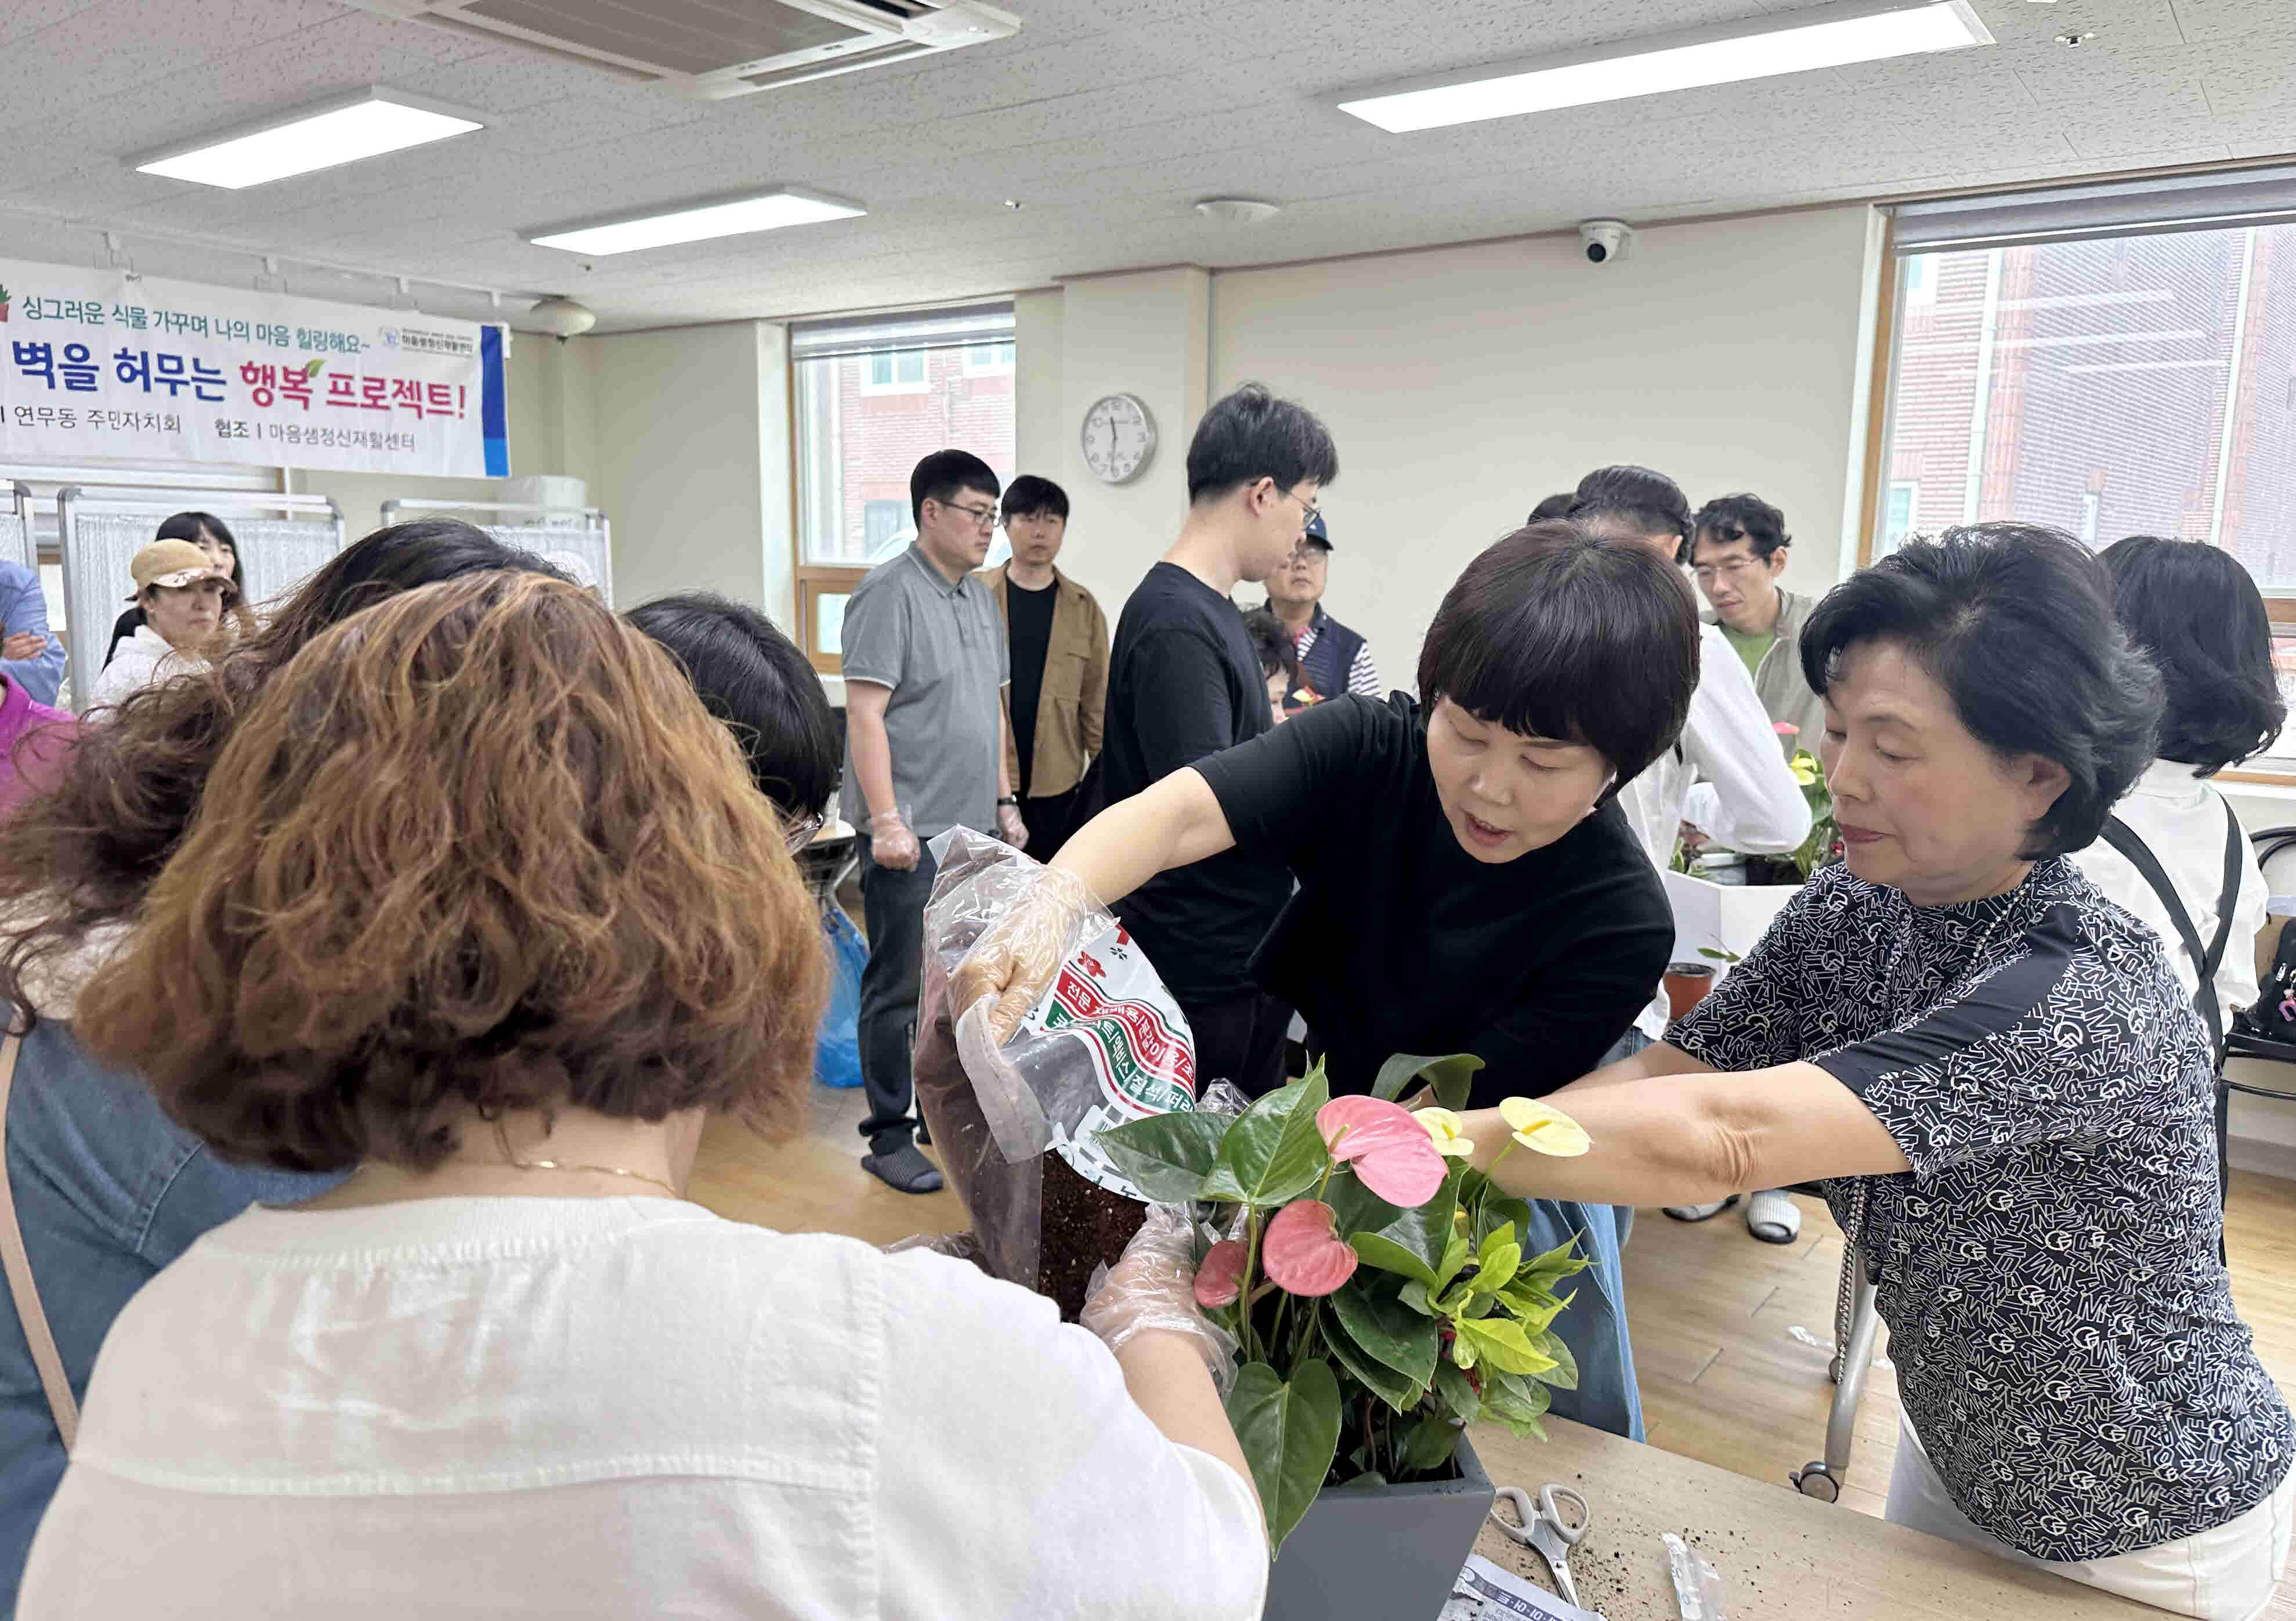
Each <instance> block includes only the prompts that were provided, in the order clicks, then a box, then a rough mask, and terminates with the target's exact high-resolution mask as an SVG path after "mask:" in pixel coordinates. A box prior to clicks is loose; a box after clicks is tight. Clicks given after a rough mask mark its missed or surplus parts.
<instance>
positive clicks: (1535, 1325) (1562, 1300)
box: [1499, 1280, 1579, 1343]
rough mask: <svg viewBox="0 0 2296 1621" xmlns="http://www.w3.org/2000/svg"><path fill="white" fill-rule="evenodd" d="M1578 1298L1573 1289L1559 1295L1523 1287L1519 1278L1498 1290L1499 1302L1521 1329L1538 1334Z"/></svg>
mask: <svg viewBox="0 0 2296 1621" xmlns="http://www.w3.org/2000/svg"><path fill="white" fill-rule="evenodd" d="M1578 1298H1579V1294H1578V1291H1577V1290H1575V1289H1574V1290H1572V1291H1571V1292H1570V1294H1568V1295H1563V1296H1554V1295H1550V1294H1548V1293H1546V1290H1544V1289H1525V1288H1522V1286H1521V1280H1517V1282H1516V1283H1515V1284H1514V1285H1513V1287H1511V1288H1504V1289H1501V1290H1500V1291H1499V1304H1502V1305H1504V1306H1505V1307H1506V1309H1507V1311H1508V1312H1509V1313H1510V1314H1511V1315H1512V1316H1513V1318H1514V1320H1515V1321H1517V1322H1519V1323H1521V1325H1522V1331H1523V1332H1524V1333H1526V1334H1538V1333H1539V1332H1541V1331H1542V1330H1544V1329H1546V1328H1548V1327H1549V1326H1550V1325H1552V1324H1553V1322H1554V1320H1555V1319H1556V1318H1558V1317H1560V1316H1562V1312H1563V1310H1564V1308H1566V1307H1567V1306H1569V1305H1570V1303H1571V1302H1572V1301H1574V1300H1576V1299H1578ZM1534 1343H1535V1342H1534Z"/></svg>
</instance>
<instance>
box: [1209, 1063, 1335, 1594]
mask: <svg viewBox="0 0 2296 1621" xmlns="http://www.w3.org/2000/svg"><path fill="white" fill-rule="evenodd" d="M1270 1095H1271V1096H1273V1095H1274V1094H1270ZM1227 1416H1228V1422H1229V1423H1231V1424H1233V1425H1234V1427H1235V1438H1236V1440H1237V1441H1238V1442H1239V1443H1241V1444H1242V1447H1243V1456H1244V1459H1245V1461H1247V1462H1249V1463H1250V1464H1251V1478H1252V1481H1253V1483H1254V1484H1255V1485H1258V1486H1259V1503H1260V1507H1261V1509H1262V1510H1263V1511H1264V1512H1265V1513H1266V1515H1267V1541H1268V1546H1269V1550H1270V1551H1271V1553H1272V1552H1274V1551H1276V1550H1279V1549H1281V1548H1282V1547H1283V1539H1284V1538H1285V1537H1287V1536H1289V1535H1292V1527H1293V1526H1297V1525H1298V1524H1299V1523H1300V1517H1301V1516H1303V1515H1305V1514H1306V1513H1307V1512H1308V1508H1309V1507H1310V1506H1311V1505H1312V1504H1313V1503H1314V1502H1315V1501H1316V1493H1317V1492H1320V1491H1322V1490H1323V1488H1324V1476H1325V1475H1328V1474H1329V1473H1331V1469H1332V1459H1333V1456H1334V1455H1335V1454H1336V1453H1337V1452H1339V1450H1340V1379H1339V1376H1338V1375H1337V1374H1335V1373H1333V1371H1332V1365H1331V1363H1329V1362H1324V1361H1321V1360H1320V1359H1315V1358H1311V1359H1309V1360H1308V1362H1303V1363H1301V1364H1300V1370H1299V1371H1298V1372H1297V1373H1295V1374H1293V1375H1292V1380H1291V1382H1290V1383H1289V1384H1286V1383H1285V1382H1284V1381H1283V1377H1282V1376H1281V1375H1279V1374H1278V1373H1277V1372H1276V1371H1275V1369H1273V1368H1271V1367H1269V1366H1268V1365H1267V1363H1266V1362H1247V1363H1245V1364H1244V1365H1243V1366H1242V1368H1239V1369H1237V1370H1236V1375H1235V1386H1234V1388H1233V1389H1231V1390H1230V1391H1229V1392H1228V1395H1227Z"/></svg>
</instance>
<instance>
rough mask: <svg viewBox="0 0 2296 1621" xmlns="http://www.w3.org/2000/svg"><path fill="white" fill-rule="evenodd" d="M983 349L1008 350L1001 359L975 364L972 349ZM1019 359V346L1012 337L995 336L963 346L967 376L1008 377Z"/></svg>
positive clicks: (1018, 364)
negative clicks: (988, 339)
mask: <svg viewBox="0 0 2296 1621" xmlns="http://www.w3.org/2000/svg"><path fill="white" fill-rule="evenodd" d="M983 349H986V350H992V351H993V350H1005V351H1008V352H1006V353H1005V356H1004V357H1003V358H1001V359H995V360H991V361H990V362H989V363H988V365H986V366H977V365H975V364H974V363H973V359H972V356H973V351H974V350H983ZM1020 359H1021V346H1020V344H1019V343H1018V342H1017V341H1015V340H1013V339H1012V338H996V339H992V340H991V341H988V342H987V343H968V344H966V345H965V346H964V374H965V375H966V376H968V377H1010V376H1012V375H1013V373H1014V371H1015V370H1017V369H1018V367H1019V366H1020Z"/></svg>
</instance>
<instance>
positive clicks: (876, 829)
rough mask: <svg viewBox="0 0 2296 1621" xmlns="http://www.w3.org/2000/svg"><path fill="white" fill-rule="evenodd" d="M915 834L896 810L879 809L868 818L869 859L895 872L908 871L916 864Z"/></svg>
mask: <svg viewBox="0 0 2296 1621" xmlns="http://www.w3.org/2000/svg"><path fill="white" fill-rule="evenodd" d="M917 853H918V851H917V835H915V834H914V833H911V832H910V831H909V825H908V823H906V821H903V820H902V819H901V813H900V812H899V811H878V812H877V813H876V814H875V815H874V816H873V817H871V818H870V819H869V859H870V860H873V861H874V862H876V863H877V865H878V866H880V867H887V868H891V869H892V870H893V871H895V872H910V871H913V870H914V868H915V867H916V864H917Z"/></svg>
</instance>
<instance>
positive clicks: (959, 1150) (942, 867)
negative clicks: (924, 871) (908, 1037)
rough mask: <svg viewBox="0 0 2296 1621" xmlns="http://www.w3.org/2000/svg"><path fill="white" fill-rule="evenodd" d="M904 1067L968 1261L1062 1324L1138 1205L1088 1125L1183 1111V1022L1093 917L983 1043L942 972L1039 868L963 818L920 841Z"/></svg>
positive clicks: (1107, 924) (1186, 1082)
mask: <svg viewBox="0 0 2296 1621" xmlns="http://www.w3.org/2000/svg"><path fill="white" fill-rule="evenodd" d="M933 849H934V854H935V857H936V859H937V860H939V876H938V878H937V879H936V881H935V883H934V885H933V894H932V899H931V901H930V902H929V903H928V904H927V906H926V908H925V952H924V965H923V968H924V971H923V983H922V996H921V999H920V1001H919V1004H918V1008H917V1040H916V1057H915V1066H914V1077H915V1082H916V1094H917V1102H918V1106H919V1107H920V1108H921V1109H922V1111H923V1113H924V1116H925V1120H926V1122H927V1123H928V1124H929V1125H930V1127H931V1131H932V1140H933V1143H934V1146H935V1147H936V1148H938V1149H939V1154H940V1159H941V1165H942V1169H943V1172H944V1173H945V1174H946V1175H947V1178H948V1181H949V1183H950V1185H951V1186H952V1187H953V1188H955V1190H956V1193H957V1196H958V1197H960V1198H962V1199H963V1200H964V1207H965V1209H966V1211H967V1213H968V1214H970V1215H971V1217H972V1230H973V1234H974V1237H975V1238H976V1239H977V1240H978V1243H979V1246H980V1263H981V1265H982V1266H983V1267H984V1268H985V1269H986V1270H987V1271H988V1273H989V1274H990V1275H991V1276H993V1277H997V1278H1002V1279H1005V1280H1007V1281H1009V1282H1013V1283H1018V1284H1021V1285H1022V1286H1024V1287H1026V1288H1031V1289H1034V1290H1036V1291H1037V1293H1038V1294H1041V1295H1044V1296H1047V1297H1048V1298H1050V1299H1052V1300H1054V1302H1056V1303H1057V1304H1059V1306H1060V1309H1061V1314H1062V1316H1063V1317H1065V1318H1067V1319H1069V1320H1070V1321H1074V1320H1075V1318H1076V1317H1077V1316H1078V1313H1079V1312H1081V1311H1082V1310H1083V1307H1084V1302H1085V1297H1086V1295H1087V1290H1088V1289H1089V1287H1090V1284H1091V1280H1092V1275H1093V1272H1094V1270H1095V1268H1096V1267H1098V1266H1100V1265H1102V1264H1103V1263H1105V1264H1107V1265H1111V1266H1113V1265H1114V1264H1115V1263H1116V1262H1117V1260H1118V1259H1119V1257H1120V1256H1121V1255H1123V1253H1124V1247H1125V1245H1126V1243H1127V1242H1128V1241H1129V1240H1130V1238H1131V1237H1132V1235H1133V1234H1134V1233H1135V1232H1136V1231H1137V1230H1139V1227H1140V1223H1141V1222H1142V1221H1143V1220H1144V1217H1145V1216H1146V1214H1147V1205H1146V1201H1145V1199H1144V1197H1142V1196H1141V1195H1140V1193H1139V1191H1138V1190H1137V1189H1135V1188H1134V1187H1132V1185H1131V1184H1130V1183H1129V1182H1128V1181H1126V1180H1125V1179H1124V1178H1123V1176H1122V1175H1121V1174H1120V1173H1118V1172H1117V1171H1116V1170H1115V1168H1114V1167H1113V1166H1112V1165H1111V1164H1109V1162H1108V1160H1107V1159H1106V1157H1105V1156H1103V1154H1102V1153H1101V1152H1100V1151H1099V1148H1098V1147H1097V1144H1096V1143H1095V1132H1097V1131H1101V1130H1103V1129H1105V1128H1107V1127H1110V1126H1113V1125H1119V1124H1121V1123H1124V1122H1125V1121H1127V1120H1134V1119H1138V1118H1141V1117H1142V1116H1144V1115H1152V1114H1161V1113H1165V1112H1168V1111H1169V1110H1172V1109H1176V1108H1193V1107H1195V1052H1194V1046H1193V1041H1192V1040H1191V1038H1190V1035H1189V1033H1188V1027H1187V1021H1186V1019H1185V1016H1183V1015H1182V1014H1181V1013H1180V1010H1179V1008H1178V1005H1177V1003H1175V1002H1173V1001H1172V1000H1171V997H1170V993H1169V992H1167V991H1166V990H1165V989H1164V986H1163V984H1162V983H1161V982H1160V980H1158V979H1157V978H1156V976H1155V973H1154V970H1153V969H1152V968H1150V967H1148V965H1147V962H1146V959H1145V958H1144V956H1143V955H1141V954H1140V953H1139V951H1138V950H1137V948H1136V947H1135V946H1133V945H1132V943H1131V942H1130V941H1129V940H1128V938H1127V937H1126V936H1125V935H1124V934H1123V932H1122V931H1121V930H1120V929H1119V928H1118V927H1117V926H1116V922H1115V920H1114V919H1113V918H1112V917H1110V916H1109V915H1108V914H1107V913H1105V912H1096V913H1094V914H1092V915H1090V916H1088V917H1086V918H1084V919H1082V920H1081V921H1080V922H1079V924H1078V928H1077V931H1076V935H1075V938H1073V939H1071V940H1070V942H1069V953H1068V958H1067V961H1066V964H1065V965H1064V967H1063V970H1062V977H1061V980H1060V983H1058V984H1057V985H1056V986H1055V988H1054V992H1053V993H1052V994H1051V995H1049V996H1047V998H1046V1001H1045V1003H1044V1004H1043V1005H1041V1006H1040V1007H1038V1008H1037V1009H1036V1010H1035V1011H1034V1012H1033V1013H1031V1014H1030V1016H1029V1019H1028V1021H1027V1022H1026V1023H1025V1024H1023V1026H1022V1028H1021V1031H1020V1032H1019V1033H1017V1034H1016V1035H1015V1036H1014V1037H1013V1040H1012V1041H1009V1042H1007V1043H1006V1044H1005V1047H1004V1048H1003V1049H994V1048H992V1047H991V1046H990V1045H989V1043H988V1040H987V1038H986V1035H985V1033H983V1029H982V1027H981V1026H980V1024H979V1023H978V1017H979V1016H978V1015H976V1016H975V1017H974V1018H973V1019H972V1020H966V1019H965V1018H964V1014H966V1013H967V1012H968V1011H969V1010H968V1009H964V1008H953V1007H951V1006H950V1001H949V987H948V982H949V976H950V975H951V974H952V973H954V972H955V969H956V967H957V966H958V965H959V964H960V963H962V962H963V961H964V956H965V953H966V952H967V951H968V950H971V948H972V944H973V942H975V941H976V940H978V939H979V938H980V934H981V932H982V931H983V930H984V929H986V928H987V927H988V926H989V925H990V924H991V923H992V922H994V921H995V919H996V917H999V916H1001V915H1002V914H1003V912H1004V910H1005V908H1006V907H1008V906H1010V905H1012V904H1013V902H1014V901H1017V900H1018V899H1019V898H1020V897H1021V895H1022V894H1024V893H1026V892H1027V890H1028V889H1029V886H1030V885H1032V884H1033V883H1034V881H1035V877H1036V874H1037V871H1038V868H1037V863H1036V862H1034V861H1030V860H1028V859H1027V858H1026V857H1024V856H1022V855H1021V853H1020V852H1017V851H1015V850H1013V849H1012V848H1011V847H1010V846H1009V845H1005V844H1004V843H999V842H997V841H996V840H993V839H989V838H988V837H986V836H985V835H980V834H977V833H973V832H972V831H970V830H969V829H966V828H962V827H960V828H956V829H955V830H953V831H952V832H950V833H947V834H944V835H942V836H941V837H940V838H939V839H936V840H935V841H934V842H933Z"/></svg>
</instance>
